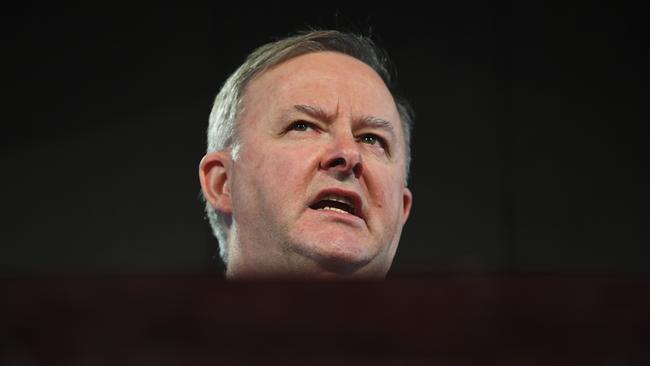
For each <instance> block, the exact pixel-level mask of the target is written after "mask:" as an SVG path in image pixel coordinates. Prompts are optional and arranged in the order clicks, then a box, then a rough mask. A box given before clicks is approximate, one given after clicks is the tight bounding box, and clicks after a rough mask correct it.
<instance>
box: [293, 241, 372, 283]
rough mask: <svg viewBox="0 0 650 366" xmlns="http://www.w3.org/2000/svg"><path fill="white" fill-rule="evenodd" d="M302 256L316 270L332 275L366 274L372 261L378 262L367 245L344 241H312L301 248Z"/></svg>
mask: <svg viewBox="0 0 650 366" xmlns="http://www.w3.org/2000/svg"><path fill="white" fill-rule="evenodd" d="M303 248H304V251H300V250H299V251H300V252H302V254H303V255H304V256H306V257H308V258H309V259H311V261H313V262H314V263H315V264H317V266H318V269H317V271H318V270H320V271H324V272H325V273H328V274H332V275H341V276H354V275H356V274H361V273H366V272H367V270H368V269H369V268H368V267H374V266H373V265H372V263H371V262H372V261H373V260H375V261H376V260H379V258H377V256H376V255H374V254H373V253H374V252H373V251H371V250H370V246H369V245H360V244H359V242H358V241H357V242H350V241H344V240H340V238H339V240H333V241H332V240H330V241H312V242H311V243H310V244H306V245H304V246H303Z"/></svg>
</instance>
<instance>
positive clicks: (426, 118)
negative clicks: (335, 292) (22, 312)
mask: <svg viewBox="0 0 650 366" xmlns="http://www.w3.org/2000/svg"><path fill="white" fill-rule="evenodd" d="M396 5H398V4H394V5H393V6H390V7H389V6H386V7H375V6H373V7H366V6H361V5H359V6H356V7H352V8H344V7H340V6H325V5H315V6H314V5H309V6H306V5H304V4H303V5H300V6H295V7H289V6H286V7H278V6H277V5H252V4H246V5H245V6H244V5H242V6H225V5H217V4H214V5H212V6H203V7H200V6H197V7H172V6H169V7H155V8H139V9H131V8H117V7H112V6H98V5H96V4H94V5H92V6H88V7H75V8H68V7H63V6H60V5H56V4H51V5H48V6H46V7H42V6H36V5H32V6H30V5H25V6H21V7H17V6H14V7H5V9H4V10H3V12H2V15H1V17H2V19H1V20H2V24H1V25H0V26H1V27H2V29H1V37H2V45H1V47H2V50H3V51H2V55H3V56H2V66H3V67H2V68H3V74H4V75H3V80H2V84H3V89H4V94H5V95H4V97H3V104H4V106H3V111H2V116H3V122H4V123H3V133H2V140H3V143H2V150H1V157H0V164H1V166H2V179H1V180H0V182H1V183H0V195H1V200H2V201H1V202H2V204H1V205H0V206H1V207H2V208H1V210H0V214H1V215H2V217H1V219H2V234H1V237H0V241H1V243H2V244H1V246H0V275H2V276H33V275H36V276H41V275H89V274H214V275H217V276H218V275H220V271H221V264H220V263H219V261H215V260H214V256H215V254H216V252H217V242H216V239H214V238H213V237H212V235H211V232H210V228H209V225H208V223H207V221H206V220H205V219H204V217H203V207H202V204H201V202H200V200H199V198H198V197H199V190H200V187H199V183H198V177H197V176H198V173H197V169H198V163H199V160H200V158H201V157H202V155H203V153H204V150H205V129H206V127H207V119H208V114H209V112H210V109H211V102H212V99H213V98H214V96H215V95H216V93H217V91H218V89H219V87H220V85H221V83H222V82H223V81H224V80H225V79H226V78H227V76H228V75H229V74H230V73H232V72H233V71H234V70H235V68H236V67H237V66H238V65H239V64H240V63H241V62H242V61H243V59H244V57H245V56H246V55H247V54H248V53H249V52H250V51H251V50H252V49H253V48H255V47H257V46H259V45H261V44H263V43H266V42H268V41H271V40H274V39H276V38H278V37H282V36H286V35H288V34H290V33H293V32H294V31H296V30H300V29H304V28H306V27H308V26H312V27H324V28H329V27H336V28H342V29H347V30H353V31H360V32H363V33H371V34H372V35H373V37H374V39H375V40H376V41H377V42H378V43H379V44H380V45H382V46H383V47H385V48H386V49H387V50H388V52H389V53H390V54H391V56H392V59H393V62H394V64H395V67H396V69H397V71H398V80H399V84H400V86H401V89H402V90H403V91H404V93H405V94H406V96H407V97H409V98H410V99H411V100H412V102H413V105H414V107H415V110H416V114H417V118H416V129H415V132H414V139H413V143H414V145H413V152H414V157H413V165H412V179H411V189H412V191H413V193H414V197H415V201H414V207H413V211H412V214H411V218H410V220H409V222H408V223H407V225H406V227H405V229H404V233H403V237H402V241H401V245H400V248H399V250H398V254H397V257H396V259H395V262H394V266H393V270H392V273H393V274H399V273H405V272H409V273H412V272H415V273H422V272H427V273H431V272H452V273H456V272H463V273H467V272H472V273H494V272H500V273H501V272H506V273H521V272H524V273H531V272H536V273H538V272H552V273H581V274H585V273H599V274H602V273H605V274H627V275H638V274H643V275H647V274H648V273H650V249H649V244H650V235H649V230H648V223H649V222H650V220H649V215H648V203H649V200H648V193H647V187H648V185H649V183H650V179H648V174H647V173H648V162H647V155H648V152H649V151H648V150H649V148H648V143H647V139H648V136H649V135H648V128H647V127H646V124H647V122H648V118H647V117H648V113H647V104H648V103H647V89H646V85H647V84H646V81H647V76H648V71H647V69H648V67H647V66H648V50H647V49H648V45H647V38H646V33H647V28H648V27H647V19H648V15H649V14H648V11H647V9H645V8H636V7H626V6H622V5H619V6H612V5H602V4H589V5H586V6H577V5H576V6H575V7H569V6H562V7H557V8H550V7H548V6H545V5H543V4H541V3H538V4H529V5H525V6H522V5H514V4H510V5H503V6H492V5H490V6H488V5H483V6H476V4H471V5H470V4H464V5H462V4H461V5H454V6H441V5H436V6H429V7H426V8H425V7H422V8H413V7H410V6H408V7H407V6H405V5H401V7H400V6H396Z"/></svg>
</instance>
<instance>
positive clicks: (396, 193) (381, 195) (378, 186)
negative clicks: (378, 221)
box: [368, 169, 402, 224]
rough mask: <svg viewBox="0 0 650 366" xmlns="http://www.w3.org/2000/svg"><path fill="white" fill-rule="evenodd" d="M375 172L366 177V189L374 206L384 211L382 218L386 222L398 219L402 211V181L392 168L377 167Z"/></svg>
mask: <svg viewBox="0 0 650 366" xmlns="http://www.w3.org/2000/svg"><path fill="white" fill-rule="evenodd" d="M375 172H376V173H374V174H373V175H372V177H369V178H370V179H368V191H369V192H370V195H371V197H372V200H373V202H374V204H375V206H376V207H377V208H378V209H380V210H382V211H381V212H383V213H384V215H382V220H383V221H384V222H385V223H386V224H387V223H389V222H391V221H393V220H396V219H398V218H399V214H398V213H399V212H401V211H402V210H401V208H402V182H401V181H400V180H399V179H396V175H395V172H394V171H392V170H386V169H377V170H376V171H375ZM373 178H374V179H373Z"/></svg>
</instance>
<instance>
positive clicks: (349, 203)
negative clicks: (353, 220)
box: [309, 191, 361, 217]
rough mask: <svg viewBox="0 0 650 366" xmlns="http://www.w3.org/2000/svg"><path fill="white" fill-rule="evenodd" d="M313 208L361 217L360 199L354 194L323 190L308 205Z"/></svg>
mask: <svg viewBox="0 0 650 366" xmlns="http://www.w3.org/2000/svg"><path fill="white" fill-rule="evenodd" d="M309 208H311V209H313V210H327V211H334V212H339V213H343V214H350V215H354V216H358V217H361V201H360V198H359V197H358V196H355V194H346V193H343V192H331V191H323V192H321V194H320V195H319V197H318V198H317V199H316V201H315V202H314V203H313V204H311V205H310V206H309Z"/></svg>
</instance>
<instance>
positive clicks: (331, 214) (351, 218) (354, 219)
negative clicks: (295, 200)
mask: <svg viewBox="0 0 650 366" xmlns="http://www.w3.org/2000/svg"><path fill="white" fill-rule="evenodd" d="M310 210H311V211H313V212H315V213H317V214H320V215H322V216H323V217H325V218H328V219H334V220H335V221H339V222H343V223H347V224H352V225H355V226H356V225H362V224H363V223H364V222H365V221H364V220H363V219H362V218H360V217H359V216H355V215H352V214H349V213H342V212H337V211H332V210H322V209H321V210H314V209H313V208H310Z"/></svg>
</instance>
